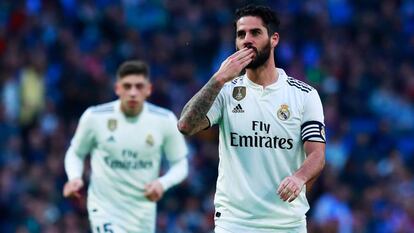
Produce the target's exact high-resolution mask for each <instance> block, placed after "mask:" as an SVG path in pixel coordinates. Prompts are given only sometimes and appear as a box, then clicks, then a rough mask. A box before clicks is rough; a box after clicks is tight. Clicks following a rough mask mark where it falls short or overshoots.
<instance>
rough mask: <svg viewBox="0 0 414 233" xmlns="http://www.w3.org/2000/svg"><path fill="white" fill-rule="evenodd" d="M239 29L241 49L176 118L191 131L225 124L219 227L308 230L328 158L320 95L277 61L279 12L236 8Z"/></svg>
mask: <svg viewBox="0 0 414 233" xmlns="http://www.w3.org/2000/svg"><path fill="white" fill-rule="evenodd" d="M235 29H236V48H237V52H235V53H234V54H233V55H231V56H230V57H228V58H227V59H226V60H225V61H224V62H223V63H222V64H221V67H220V69H219V70H218V71H217V72H216V73H215V74H214V75H213V77H212V78H211V79H210V81H209V82H208V83H207V84H206V85H205V86H204V87H203V88H202V89H201V90H200V91H199V92H198V93H197V94H196V95H195V96H194V97H193V98H192V99H191V100H190V101H189V102H188V103H187V105H186V106H185V107H184V110H183V112H182V115H181V118H180V120H179V124H178V126H179V129H180V131H181V132H183V133H185V134H189V135H192V134H194V133H197V132H199V131H200V130H203V129H206V128H208V127H209V126H212V125H214V124H218V125H219V129H220V142H219V151H220V152H219V157H220V164H219V174H218V179H217V191H216V195H215V199H214V202H215V207H216V214H215V217H216V218H215V223H216V228H215V232H216V233H238V232H245V233H259V232H263V233H265V232H290V233H292V232H294V233H303V232H307V230H306V216H305V214H306V212H307V211H308V209H309V204H308V201H307V199H306V186H305V185H306V184H307V183H309V182H313V181H314V180H315V179H316V177H317V176H318V175H319V174H320V172H321V171H322V169H323V167H324V165H325V133H324V132H325V129H324V127H325V126H324V116H323V109H322V103H321V100H320V98H319V95H318V92H317V91H316V90H315V89H314V88H313V87H311V86H309V85H307V84H305V83H303V82H301V81H299V80H297V79H294V78H291V77H288V76H287V74H286V73H285V71H284V70H282V69H280V68H276V67H275V61H274V49H275V47H276V46H277V44H278V43H279V33H278V32H279V19H278V17H277V16H276V14H275V12H273V11H272V10H271V9H270V8H269V7H265V6H253V5H250V6H246V7H244V8H241V9H238V10H237V11H236V19H235ZM244 69H246V73H245V74H244V75H242V76H239V74H240V73H241V72H242V71H243V70H244Z"/></svg>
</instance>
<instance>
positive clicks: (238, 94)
mask: <svg viewBox="0 0 414 233" xmlns="http://www.w3.org/2000/svg"><path fill="white" fill-rule="evenodd" d="M244 97H246V87H234V88H233V98H234V99H235V100H237V101H240V100H242V99H244Z"/></svg>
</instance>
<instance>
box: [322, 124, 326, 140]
mask: <svg viewBox="0 0 414 233" xmlns="http://www.w3.org/2000/svg"><path fill="white" fill-rule="evenodd" d="M321 136H322V138H323V140H325V141H326V134H325V126H323V125H322V126H321Z"/></svg>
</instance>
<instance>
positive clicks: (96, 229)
mask: <svg viewBox="0 0 414 233" xmlns="http://www.w3.org/2000/svg"><path fill="white" fill-rule="evenodd" d="M88 212H89V222H90V224H91V231H92V233H127V231H126V230H124V229H122V227H121V226H119V225H118V224H117V223H115V222H114V221H113V219H111V217H110V216H109V215H108V214H106V213H104V212H103V211H100V210H98V209H92V210H89V211H88Z"/></svg>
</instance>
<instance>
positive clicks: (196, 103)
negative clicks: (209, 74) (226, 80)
mask: <svg viewBox="0 0 414 233" xmlns="http://www.w3.org/2000/svg"><path fill="white" fill-rule="evenodd" d="M222 87H223V86H222V85H221V84H219V82H218V81H217V80H216V79H215V78H214V77H213V78H211V79H210V81H208V82H207V83H206V85H204V87H203V88H201V90H200V91H199V92H198V93H197V94H196V95H194V96H193V98H191V100H190V101H189V102H188V103H187V104H186V105H185V106H184V109H183V111H182V112H181V118H180V121H181V123H182V124H184V125H185V126H186V127H185V128H188V129H189V130H190V131H191V132H194V131H195V132H197V131H199V130H201V128H200V126H201V123H202V122H203V120H204V119H205V117H206V115H207V112H208V111H209V110H210V108H211V106H212V105H213V102H214V100H215V99H216V97H217V95H218V94H219V92H220V90H221V88H222Z"/></svg>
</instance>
